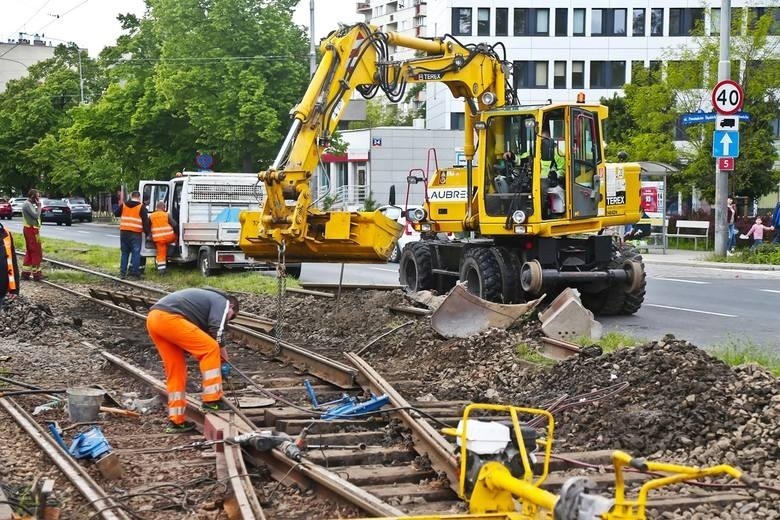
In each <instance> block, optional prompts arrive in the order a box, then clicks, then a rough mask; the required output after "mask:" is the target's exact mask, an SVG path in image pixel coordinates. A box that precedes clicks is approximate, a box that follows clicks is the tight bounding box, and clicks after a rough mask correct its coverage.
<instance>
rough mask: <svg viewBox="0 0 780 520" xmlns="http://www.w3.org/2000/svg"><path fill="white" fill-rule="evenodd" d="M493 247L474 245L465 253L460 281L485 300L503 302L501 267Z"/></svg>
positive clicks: (461, 265) (472, 292)
mask: <svg viewBox="0 0 780 520" xmlns="http://www.w3.org/2000/svg"><path fill="white" fill-rule="evenodd" d="M494 249H496V248H493V247H490V248H489V247H473V248H471V249H468V250H467V251H466V252H465V253H464V254H463V261H462V262H461V264H460V281H461V282H466V289H467V290H468V291H469V292H470V293H471V294H474V295H476V296H479V297H480V298H482V299H483V300H488V301H491V302H496V303H501V292H502V289H503V287H502V285H501V267H500V266H499V264H498V260H497V259H496V255H497V254H498V252H497V251H494Z"/></svg>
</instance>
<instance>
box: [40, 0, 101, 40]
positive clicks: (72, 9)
mask: <svg viewBox="0 0 780 520" xmlns="http://www.w3.org/2000/svg"><path fill="white" fill-rule="evenodd" d="M87 2H89V0H83V2H81V3H80V4H76V5H75V6H73V7H71V8H70V9H68V10H67V11H65V12H64V13H62V14H60V15H58V16H57V17H56V18H54V20H52V21H50V22H49V23H47V24H45V25H43V26H42V27H41V28H39V29H38V30H37V31H35V32H37V33H40V32H41V31H42V30H44V29H45V28H47V27H48V26H50V25H51V24H53V23H54V22H56V21H57V20H62V19H63V18H65V16H67V15H68V14H69V13H71V12H73V11H75V10H76V9H78V8H79V7H81V6H82V5H84V4H86V3H87Z"/></svg>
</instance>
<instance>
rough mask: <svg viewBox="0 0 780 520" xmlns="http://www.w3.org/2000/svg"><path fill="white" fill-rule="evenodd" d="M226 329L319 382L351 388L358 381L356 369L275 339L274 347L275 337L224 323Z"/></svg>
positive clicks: (252, 346) (238, 338) (253, 346)
mask: <svg viewBox="0 0 780 520" xmlns="http://www.w3.org/2000/svg"><path fill="white" fill-rule="evenodd" d="M228 331H229V332H231V333H235V334H236V337H235V339H237V340H243V341H244V342H246V343H247V344H248V345H249V346H250V347H251V348H253V349H255V350H258V351H260V352H262V353H263V354H266V355H268V356H273V357H280V358H282V359H284V360H286V361H288V362H289V363H291V364H292V365H293V366H294V367H295V368H297V369H299V370H302V371H306V372H308V373H310V374H311V375H313V376H317V377H318V378H320V379H322V380H323V381H327V382H328V383H331V384H333V385H336V386H337V387H339V388H341V389H348V388H354V387H355V385H356V384H358V382H357V377H358V372H357V370H355V369H354V368H352V367H351V366H349V365H346V364H344V363H341V362H339V361H336V360H333V359H330V358H328V357H325V356H322V355H320V354H317V353H316V352H312V351H310V350H307V349H304V348H302V347H299V346H297V345H293V344H292V343H287V342H286V341H281V342H279V348H278V349H277V343H276V338H273V337H271V336H268V335H266V334H263V333H262V332H257V331H254V330H250V329H247V328H245V327H242V326H240V325H234V324H232V323H231V324H230V325H228Z"/></svg>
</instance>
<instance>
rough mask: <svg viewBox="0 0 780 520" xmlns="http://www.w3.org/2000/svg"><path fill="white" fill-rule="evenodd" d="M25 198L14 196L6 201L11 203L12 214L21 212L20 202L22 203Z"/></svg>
mask: <svg viewBox="0 0 780 520" xmlns="http://www.w3.org/2000/svg"><path fill="white" fill-rule="evenodd" d="M26 200H27V197H16V198H13V199H10V200H9V201H8V202H10V203H11V209H12V210H13V214H14V215H21V214H22V204H24V201H26Z"/></svg>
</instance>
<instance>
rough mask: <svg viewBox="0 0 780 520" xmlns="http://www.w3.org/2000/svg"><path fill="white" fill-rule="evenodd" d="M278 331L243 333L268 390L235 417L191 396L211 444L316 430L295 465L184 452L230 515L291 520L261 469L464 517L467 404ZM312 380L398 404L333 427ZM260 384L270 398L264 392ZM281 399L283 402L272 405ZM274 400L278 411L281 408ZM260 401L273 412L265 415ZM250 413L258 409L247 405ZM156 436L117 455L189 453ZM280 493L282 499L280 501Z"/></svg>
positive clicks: (562, 467)
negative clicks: (456, 441) (454, 435)
mask: <svg viewBox="0 0 780 520" xmlns="http://www.w3.org/2000/svg"><path fill="white" fill-rule="evenodd" d="M66 265H67V264H64V265H63V266H66ZM73 267H75V266H73ZM97 275H99V274H97ZM107 279H109V280H111V283H125V282H124V281H121V280H119V279H116V278H114V277H108V278H107ZM47 283H48V284H49V286H51V287H53V288H57V289H59V290H63V291H67V292H68V293H69V294H71V295H73V296H74V297H78V298H84V299H87V298H89V301H92V302H94V303H95V304H98V305H101V306H102V307H104V308H105V309H107V310H108V312H109V316H108V319H109V321H112V319H113V317H114V316H116V315H117V313H122V315H126V316H132V317H133V318H137V319H139V320H140V319H144V311H145V310H146V309H148V307H149V305H150V304H151V303H153V302H154V301H155V300H156V298H153V297H151V296H149V297H145V296H137V295H136V294H135V293H129V294H123V293H121V292H120V291H117V290H116V289H115V288H111V289H103V288H100V287H90V291H89V292H90V294H85V293H83V292H79V291H77V290H74V289H71V288H68V287H65V286H62V285H60V284H53V283H50V282H47ZM127 286H128V287H131V288H132V289H133V290H134V291H136V292H137V291H149V292H152V293H155V292H156V293H157V294H161V292H160V290H159V289H156V288H150V287H147V286H144V285H142V284H137V283H133V282H129V283H127ZM113 321H120V320H113ZM272 327H273V321H272V320H267V319H264V318H262V317H253V316H249V315H245V316H242V321H241V324H240V325H239V324H237V325H235V326H233V327H232V328H231V334H232V338H233V339H234V340H235V341H236V342H237V343H239V344H240V345H242V346H244V347H246V348H244V349H238V350H239V351H240V353H239V355H238V356H234V362H235V363H236V364H237V365H238V366H242V367H251V368H250V369H248V370H247V374H248V375H249V376H250V378H251V379H252V380H253V381H255V383H256V384H243V382H242V383H241V384H235V387H234V388H233V392H232V394H233V397H234V400H233V399H231V400H229V401H230V402H232V403H233V404H234V412H233V413H220V414H208V415H204V414H203V413H202V412H200V407H199V403H198V402H197V400H195V399H194V398H192V397H190V398H189V401H188V411H187V414H188V417H189V418H190V419H191V420H193V421H195V422H196V423H197V424H199V426H200V431H201V432H202V433H203V435H205V437H206V439H208V440H210V441H220V440H221V439H224V438H227V437H231V436H234V435H237V434H241V433H248V432H251V431H256V430H259V429H264V428H274V429H275V430H277V431H279V432H282V433H285V434H287V435H289V436H290V437H292V438H296V437H300V436H301V433H302V432H304V431H305V432H306V433H307V435H306V439H305V440H306V443H307V445H308V450H307V451H306V453H305V457H304V459H303V461H301V462H298V461H295V460H293V459H290V458H289V457H288V456H287V455H286V454H285V453H284V452H283V451H282V450H280V449H274V450H271V451H260V450H256V449H251V448H246V447H245V448H244V449H243V450H241V449H239V448H238V447H235V446H230V445H228V444H223V443H218V444H214V447H215V448H216V449H214V450H213V451H212V452H211V453H213V455H212V456H211V457H210V458H209V459H206V460H203V458H202V457H199V456H195V455H198V452H191V451H187V450H181V451H178V450H177V451H174V453H176V457H177V459H178V458H179V457H181V456H184V458H185V459H187V457H192V458H191V459H188V460H189V462H188V464H191V466H190V467H191V468H193V469H195V470H196V471H199V472H206V471H212V470H213V468H214V467H216V468H217V470H216V480H217V481H219V482H222V483H224V484H225V485H226V486H228V487H229V488H230V490H231V492H230V493H226V496H229V497H231V498H230V500H229V501H228V502H227V503H226V506H225V507H226V509H230V510H231V511H233V512H234V513H235V514H236V515H237V516H236V517H237V518H247V519H248V518H266V516H267V511H266V512H264V511H263V507H264V506H266V505H267V503H268V502H275V503H276V504H277V506H276V507H272V508H271V510H272V512H271V514H270V517H276V518H284V516H279V512H278V511H279V509H280V508H279V507H278V499H277V500H274V501H271V500H268V498H267V493H266V490H267V489H268V488H269V487H270V488H271V489H275V488H274V487H272V486H270V485H269V484H268V483H267V482H265V483H262V482H258V481H257V479H254V480H253V479H252V478H249V474H250V473H251V470H250V468H254V467H261V468H267V470H268V472H269V474H270V476H271V477H272V478H273V479H275V480H276V481H278V482H280V483H283V484H284V485H290V484H295V485H296V486H297V487H298V488H299V489H301V490H307V491H311V492H313V493H315V495H317V496H323V497H328V499H330V498H332V497H336V498H338V500H339V501H340V502H342V503H344V504H349V506H348V507H351V508H352V509H348V511H349V512H348V515H352V516H354V515H372V516H400V515H410V514H422V513H426V514H433V513H447V514H452V513H453V512H459V511H463V510H464V505H463V503H462V501H460V500H459V499H458V498H457V496H456V494H455V492H454V491H453V489H452V485H451V483H453V482H457V478H456V476H455V475H456V474H455V471H456V467H455V464H456V459H455V458H454V456H453V453H454V450H453V447H452V445H451V444H450V443H449V442H448V441H447V440H445V439H443V438H442V437H441V435H440V434H439V433H438V429H439V428H440V427H441V426H455V425H456V424H457V421H458V420H459V419H460V417H461V411H462V408H463V406H464V404H466V403H465V402H462V401H451V402H440V401H429V402H419V401H407V400H406V399H405V398H404V397H403V395H418V394H420V393H424V391H425V390H426V389H425V385H424V384H423V383H422V382H420V381H407V380H404V379H403V377H399V376H398V375H396V376H395V377H393V375H391V377H390V378H391V379H392V383H388V382H387V381H386V380H385V379H384V378H383V377H382V376H380V375H379V373H378V372H377V371H376V370H374V369H373V368H372V367H371V366H370V365H368V364H367V363H366V362H365V361H364V360H362V359H361V358H360V357H359V356H357V355H354V354H348V355H347V356H346V358H347V359H346V361H347V363H345V362H342V361H337V360H335V359H332V358H331V357H329V356H328V354H332V352H326V353H321V352H315V351H313V350H309V349H304V348H301V347H298V346H296V345H292V344H289V343H283V345H282V348H279V347H278V344H277V342H276V341H275V338H273V337H272V336H270V335H268V333H269V332H271V331H272ZM131 328H135V329H137V327H131ZM117 350H118V352H107V351H102V352H101V353H100V354H101V356H102V357H103V358H104V359H106V360H107V361H108V362H109V363H111V365H112V367H114V368H115V369H116V372H117V373H118V374H119V375H120V376H121V377H125V376H126V375H131V376H132V377H133V378H135V379H136V380H137V381H138V382H139V383H140V387H145V388H150V389H153V390H154V391H155V392H157V393H158V394H160V395H163V396H164V384H163V382H162V381H161V379H162V374H161V371H160V366H159V363H155V362H154V361H152V362H150V360H149V355H148V354H149V348H148V345H147V348H146V349H117ZM304 373H305V374H307V376H306V377H309V378H311V380H312V383H313V389H314V391H315V392H316V393H317V394H318V396H320V397H321V400H325V401H327V400H331V399H335V398H338V397H339V396H340V395H341V394H342V393H343V392H344V391H347V392H350V393H356V392H363V393H373V394H377V395H378V394H387V395H389V396H390V400H391V405H390V409H389V410H386V411H383V412H382V413H380V414H377V415H374V416H371V417H368V418H346V419H340V420H325V419H323V418H322V417H321V412H322V410H316V409H312V405H311V403H310V395H309V394H308V393H307V391H306V390H305V388H304V387H303V386H302V384H301V382H302V378H303V377H304ZM197 380H198V379H197V377H196V378H195V381H197ZM260 383H262V389H263V390H265V391H266V392H265V393H261V394H258V393H257V390H258V388H257V387H258V386H260ZM228 386H229V385H228ZM192 395H197V393H193V394H192ZM269 395H272V396H273V397H271V398H269V397H268V396H269ZM263 399H265V401H264V402H263ZM269 399H274V400H276V402H271V403H269ZM252 401H254V402H255V404H257V403H262V404H264V405H265V406H254V405H252ZM246 403H250V404H249V405H248V406H245V404H246ZM106 428H108V426H106ZM145 438H146V439H148V438H149V436H148V434H144V433H140V434H138V435H127V436H126V437H124V438H123V437H121V436H120V437H118V439H119V440H118V442H117V450H118V453H119V454H120V456H122V458H123V460H124V459H126V458H135V457H139V458H140V459H143V462H142V464H143V463H146V460H147V459H148V465H149V466H152V465H153V464H162V465H164V464H166V462H169V461H167V457H166V455H165V454H166V453H171V451H169V450H171V449H175V448H177V446H176V445H175V444H173V440H172V439H171V436H167V438H165V439H164V440H161V439H159V436H158V437H154V439H155V441H157V440H161V441H162V442H161V444H164V445H161V446H159V449H160V451H159V452H158V454H157V455H155V454H154V453H152V452H148V451H147V452H143V451H139V450H143V448H141V446H144V445H145V444H146V445H147V446H148V442H144V439H145ZM179 440H180V439H179ZM166 450H168V451H166ZM46 451H47V453H48V450H46ZM610 453H611V452H608V451H603V452H580V453H572V454H565V455H564V456H562V457H561V458H559V459H556V460H555V461H554V462H553V465H552V468H551V469H552V474H551V475H550V477H549V478H548V480H547V482H546V484H545V486H546V487H547V488H548V489H551V490H556V489H559V488H560V486H561V485H562V484H563V482H565V480H566V479H567V478H568V477H569V476H571V475H572V474H579V473H581V472H582V471H583V470H582V469H581V468H582V464H583V463H584V464H586V465H592V466H598V465H601V464H607V463H608V462H609V454H610ZM212 458H213V460H212ZM214 461H216V464H214ZM134 462H136V463H137V462H139V461H134ZM132 467H133V468H136V467H138V464H132ZM93 473H94V472H93ZM596 473H597V474H596V478H595V480H596V483H597V485H599V486H600V487H603V488H607V487H609V486H610V485H611V483H612V478H611V477H612V475H610V474H609V473H605V472H604V471H603V470H601V472H600V473H599V472H596ZM645 478H647V477H646V476H642V475H639V474H637V475H632V476H631V477H630V479H631V480H633V481H635V482H642V481H643V479H645ZM95 481H96V482H98V483H99V482H100V479H99V478H95ZM107 484H108V483H107ZM258 489H260V493H258ZM95 492H97V493H99V491H95ZM83 493H84V494H85V496H86V497H87V500H91V499H90V498H89V496H90V495H89V494H88V493H89V491H88V490H87V489H85V490H84V491H83ZM274 493H275V496H277V497H278V495H279V491H273V492H272V494H274ZM744 498H745V496H744V495H742V494H735V493H698V494H691V495H689V496H680V495H676V496H675V497H674V499H670V498H658V499H656V500H655V501H654V502H652V504H651V505H652V507H654V508H655V509H656V510H658V511H663V510H672V509H676V508H681V507H695V506H696V505H697V504H706V503H728V502H733V501H736V500H740V499H744ZM120 509H121V508H120ZM274 511H275V512H274ZM341 514H342V513H341V512H339V515H341ZM171 518H174V517H173V516H172V517H171Z"/></svg>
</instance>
